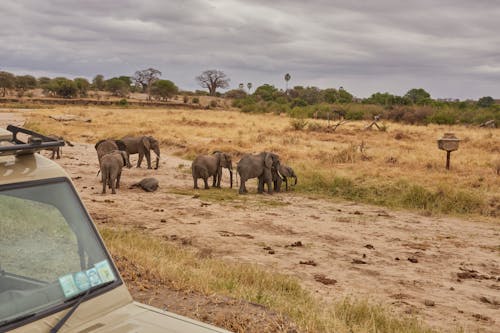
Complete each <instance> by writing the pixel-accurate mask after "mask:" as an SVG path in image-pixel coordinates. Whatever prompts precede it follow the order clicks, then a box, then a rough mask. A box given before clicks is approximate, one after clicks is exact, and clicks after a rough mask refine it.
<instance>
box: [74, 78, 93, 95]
mask: <svg viewBox="0 0 500 333" xmlns="http://www.w3.org/2000/svg"><path fill="white" fill-rule="evenodd" d="M73 81H74V82H75V84H76V88H77V89H78V95H80V96H81V97H85V96H87V92H88V91H89V88H90V83H89V81H88V80H87V79H86V78H83V77H77V78H75V79H74V80H73Z"/></svg>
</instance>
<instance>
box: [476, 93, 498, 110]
mask: <svg viewBox="0 0 500 333" xmlns="http://www.w3.org/2000/svg"><path fill="white" fill-rule="evenodd" d="M493 104H495V100H494V99H493V97H491V96H484V97H481V98H480V99H479V100H478V101H477V104H476V105H477V106H479V107H481V108H489V107H490V106H492V105H493Z"/></svg>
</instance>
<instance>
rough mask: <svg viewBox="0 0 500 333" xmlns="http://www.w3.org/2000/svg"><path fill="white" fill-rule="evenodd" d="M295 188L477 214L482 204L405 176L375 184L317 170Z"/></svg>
mask: <svg viewBox="0 0 500 333" xmlns="http://www.w3.org/2000/svg"><path fill="white" fill-rule="evenodd" d="M296 190H297V191H301V192H306V193H320V194H324V195H328V196H333V197H340V198H343V199H346V200H352V201H358V202H364V203H369V204H375V205H381V206H387V207H392V208H409V209H419V210H425V211H429V212H433V213H444V214H481V213H482V212H483V211H484V207H485V202H484V200H483V199H482V197H481V196H480V195H478V194H476V193H474V192H471V191H465V190H457V189H454V188H452V187H450V186H449V185H448V186H446V185H438V186H436V188H434V189H431V188H426V187H423V186H421V185H416V184H411V183H409V182H408V181H406V180H398V181H396V182H389V181H386V182H383V181H376V184H371V183H369V182H368V181H366V180H364V179H363V178H362V177H358V178H356V179H351V178H347V177H341V176H336V175H332V174H331V173H327V172H320V171H313V172H310V173H308V174H304V175H302V179H301V184H300V186H297V188H296Z"/></svg>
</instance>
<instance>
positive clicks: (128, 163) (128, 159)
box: [127, 152, 132, 169]
mask: <svg viewBox="0 0 500 333" xmlns="http://www.w3.org/2000/svg"><path fill="white" fill-rule="evenodd" d="M131 167H132V164H130V154H129V152H127V168H129V169H130V168H131Z"/></svg>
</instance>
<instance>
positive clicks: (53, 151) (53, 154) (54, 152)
mask: <svg viewBox="0 0 500 333" xmlns="http://www.w3.org/2000/svg"><path fill="white" fill-rule="evenodd" d="M55 156H56V151H55V150H54V149H52V156H50V159H51V160H53V159H54V157H55Z"/></svg>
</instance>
